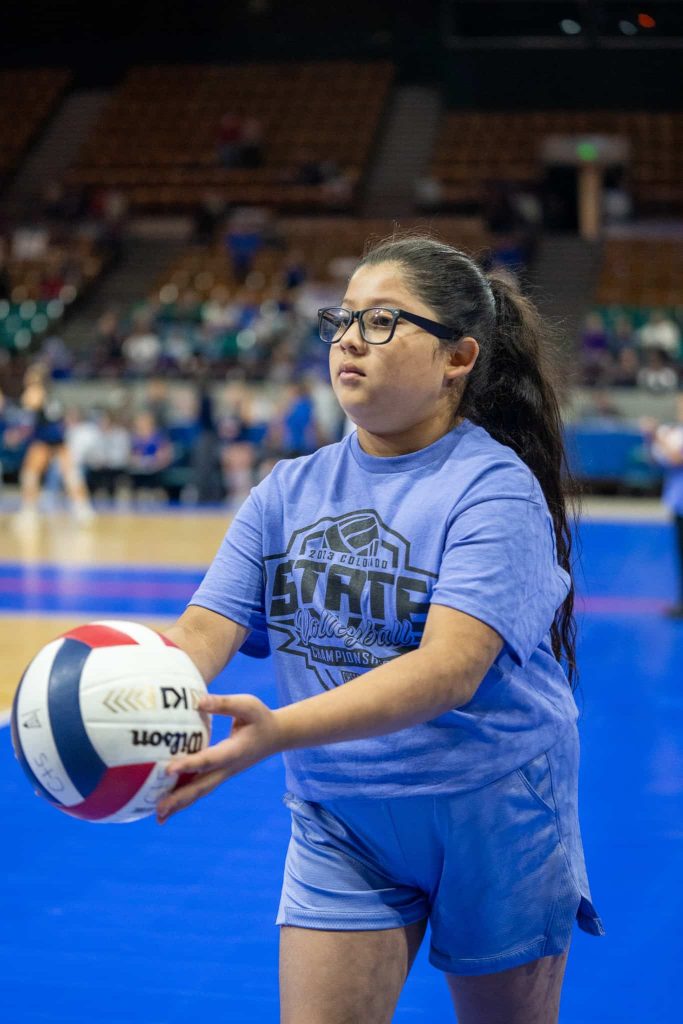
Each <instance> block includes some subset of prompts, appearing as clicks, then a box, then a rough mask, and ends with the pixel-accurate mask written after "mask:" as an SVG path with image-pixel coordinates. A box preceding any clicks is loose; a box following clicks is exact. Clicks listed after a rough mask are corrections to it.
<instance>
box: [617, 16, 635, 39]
mask: <svg viewBox="0 0 683 1024" xmlns="http://www.w3.org/2000/svg"><path fill="white" fill-rule="evenodd" d="M619 31H620V32H621V33H623V35H625V36H635V35H637V34H638V29H637V28H636V26H635V25H634V24H633V22H632V21H625V20H624V19H623V18H622V20H621V21H620V22H619Z"/></svg>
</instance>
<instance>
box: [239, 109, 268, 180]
mask: <svg viewBox="0 0 683 1024" xmlns="http://www.w3.org/2000/svg"><path fill="white" fill-rule="evenodd" d="M262 164H263V125H262V124H261V122H260V121H259V119H258V118H257V117H245V119H244V121H243V122H242V139H241V142H240V146H239V154H238V166H240V167H251V168H254V167H261V166H262Z"/></svg>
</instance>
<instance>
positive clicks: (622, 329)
mask: <svg viewBox="0 0 683 1024" xmlns="http://www.w3.org/2000/svg"><path fill="white" fill-rule="evenodd" d="M636 344H637V338H636V332H635V330H634V328H633V323H632V322H631V318H630V317H628V316H626V315H625V314H624V313H621V314H620V315H619V316H618V317H617V318H616V319H615V321H614V326H613V327H612V330H611V332H610V349H611V352H612V355H613V356H614V357H615V358H616V357H618V355H619V353H620V352H621V350H622V349H624V348H635V347H636Z"/></svg>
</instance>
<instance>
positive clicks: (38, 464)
mask: <svg viewBox="0 0 683 1024" xmlns="http://www.w3.org/2000/svg"><path fill="white" fill-rule="evenodd" d="M49 462H50V449H49V447H48V446H47V445H46V444H43V443H42V441H34V442H33V444H31V445H29V448H28V451H27V452H26V455H25V456H24V461H23V463H22V466H21V470H20V473H19V481H20V487H21V505H22V508H36V506H37V504H38V497H39V495H40V484H41V481H42V479H43V475H44V473H45V470H46V469H47V467H48V464H49Z"/></svg>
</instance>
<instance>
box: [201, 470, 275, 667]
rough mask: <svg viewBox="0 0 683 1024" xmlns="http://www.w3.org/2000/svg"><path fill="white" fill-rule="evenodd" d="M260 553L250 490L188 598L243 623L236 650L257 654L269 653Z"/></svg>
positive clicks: (258, 520)
mask: <svg viewBox="0 0 683 1024" xmlns="http://www.w3.org/2000/svg"><path fill="white" fill-rule="evenodd" d="M262 556H263V517H262V512H261V503H260V500H259V496H258V493H257V490H253V491H252V492H251V494H250V495H249V497H248V498H247V500H246V501H245V502H244V504H243V505H242V506H241V508H240V510H239V512H238V513H237V515H236V516H235V518H234V519H233V521H232V523H231V524H230V527H229V529H228V532H227V533H226V535H225V537H224V538H223V541H222V543H221V546H220V548H219V549H218V551H217V553H216V556H215V558H214V560H213V562H212V563H211V565H210V566H209V569H208V571H207V573H206V575H205V577H204V579H203V580H202V582H201V583H200V584H199V587H198V589H197V590H196V591H195V593H194V594H193V595H192V597H191V598H190V601H189V603H190V604H195V605H199V606H200V607H202V608H208V609H209V610H210V611H213V612H218V614H219V615H225V617H226V618H228V619H232V621H233V622H237V623H239V624H240V625H241V626H247V627H248V628H249V629H250V630H251V632H250V634H249V636H248V637H247V639H246V640H245V641H244V643H243V644H242V647H241V648H240V650H241V651H242V653H243V654H250V655H252V656H253V657H257V658H259V657H266V656H267V655H268V654H269V653H270V647H269V644H268V632H267V626H266V617H265V603H264V580H263V557H262Z"/></svg>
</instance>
